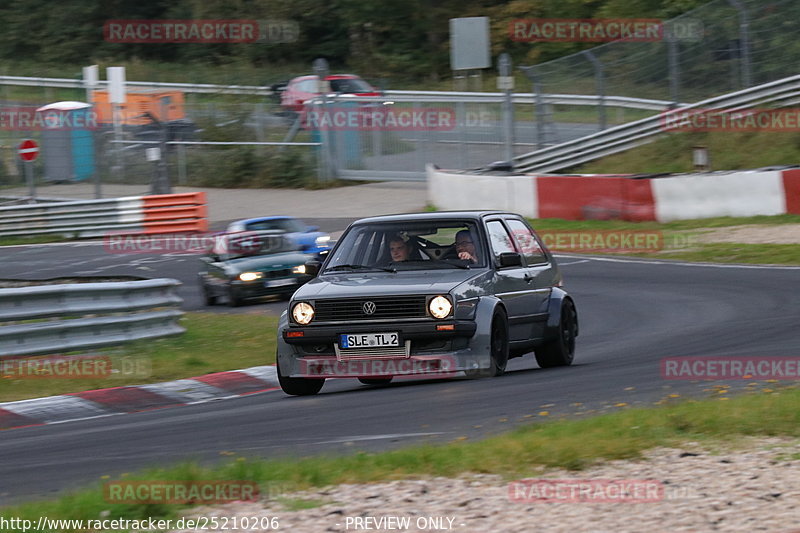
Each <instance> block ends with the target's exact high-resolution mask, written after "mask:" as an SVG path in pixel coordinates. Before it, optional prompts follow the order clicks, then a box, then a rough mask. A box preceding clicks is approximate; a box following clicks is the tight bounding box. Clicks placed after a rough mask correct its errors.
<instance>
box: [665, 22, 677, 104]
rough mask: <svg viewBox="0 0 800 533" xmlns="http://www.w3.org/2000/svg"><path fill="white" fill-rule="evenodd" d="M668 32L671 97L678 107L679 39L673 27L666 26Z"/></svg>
mask: <svg viewBox="0 0 800 533" xmlns="http://www.w3.org/2000/svg"><path fill="white" fill-rule="evenodd" d="M665 30H666V32H667V35H666V37H667V62H668V64H669V97H670V100H672V105H673V106H675V107H677V106H678V102H679V98H680V97H679V95H678V92H679V87H680V69H679V67H678V41H677V39H675V35H674V34H673V33H672V31H671V28H665Z"/></svg>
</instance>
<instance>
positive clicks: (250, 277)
mask: <svg viewBox="0 0 800 533" xmlns="http://www.w3.org/2000/svg"><path fill="white" fill-rule="evenodd" d="M263 276H264V274H262V273H261V272H242V273H241V274H239V279H240V280H242V281H255V280H257V279H258V278H261V277H263Z"/></svg>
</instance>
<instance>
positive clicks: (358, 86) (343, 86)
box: [330, 79, 375, 93]
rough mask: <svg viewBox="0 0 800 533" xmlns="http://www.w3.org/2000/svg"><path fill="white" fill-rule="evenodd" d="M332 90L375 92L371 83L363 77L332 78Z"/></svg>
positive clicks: (338, 91)
mask: <svg viewBox="0 0 800 533" xmlns="http://www.w3.org/2000/svg"><path fill="white" fill-rule="evenodd" d="M330 84H331V91H333V92H335V93H371V92H374V91H375V89H373V88H372V87H371V86H370V85H369V83H367V82H365V81H364V80H361V79H337V80H330Z"/></svg>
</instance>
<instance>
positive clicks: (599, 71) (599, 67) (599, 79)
mask: <svg viewBox="0 0 800 533" xmlns="http://www.w3.org/2000/svg"><path fill="white" fill-rule="evenodd" d="M581 53H582V54H583V55H585V56H586V58H587V59H588V60H589V62H590V63H591V64H592V66H593V67H594V77H595V84H596V86H597V97H598V98H599V104H598V107H597V120H598V122H599V124H600V131H602V130H604V129H606V73H605V69H604V68H603V64H602V63H601V62H600V60H599V59H597V57H595V55H594V54H593V53H592V51H591V50H584V51H583V52H581Z"/></svg>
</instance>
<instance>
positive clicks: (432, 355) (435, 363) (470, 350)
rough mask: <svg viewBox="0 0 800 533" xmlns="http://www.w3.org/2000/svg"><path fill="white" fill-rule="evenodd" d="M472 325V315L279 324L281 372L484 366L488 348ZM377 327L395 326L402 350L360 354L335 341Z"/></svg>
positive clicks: (418, 373)
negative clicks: (407, 320)
mask: <svg viewBox="0 0 800 533" xmlns="http://www.w3.org/2000/svg"><path fill="white" fill-rule="evenodd" d="M437 326H438V327H439V328H440V329H437ZM442 327H444V328H446V329H441V328H442ZM477 329H478V327H477V324H476V322H475V321H472V320H441V321H435V322H434V321H409V322H384V321H381V322H374V323H369V324H340V325H319V326H306V327H299V326H292V327H282V328H281V329H280V334H279V338H278V357H279V364H280V367H281V374H282V375H284V376H289V377H305V378H337V377H338V378H355V377H362V378H369V377H378V378H379V377H388V376H406V377H408V378H414V377H452V376H454V375H456V374H457V373H458V372H459V371H464V370H476V369H480V368H486V367H488V358H487V357H485V355H486V354H488V349H487V347H486V346H484V345H483V344H485V339H484V338H483V336H481V335H476V331H477ZM377 332H397V333H398V334H399V337H400V343H401V345H406V346H407V351H406V355H404V356H403V355H400V356H398V355H381V354H372V355H368V356H364V355H360V354H359V353H358V352H357V351H355V350H353V351H347V350H343V349H340V348H339V346H338V342H339V338H340V335H343V334H357V333H377ZM301 335H302V336H301ZM476 339H478V340H476ZM482 355H483V356H482Z"/></svg>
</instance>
